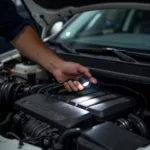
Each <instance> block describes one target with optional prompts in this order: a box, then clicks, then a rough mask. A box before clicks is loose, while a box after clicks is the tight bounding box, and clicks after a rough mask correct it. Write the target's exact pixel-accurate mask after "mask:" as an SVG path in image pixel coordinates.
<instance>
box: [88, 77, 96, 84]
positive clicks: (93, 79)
mask: <svg viewBox="0 0 150 150" xmlns="http://www.w3.org/2000/svg"><path fill="white" fill-rule="evenodd" d="M89 81H90V82H91V83H93V84H96V83H97V80H96V79H95V78H94V77H91V78H89Z"/></svg>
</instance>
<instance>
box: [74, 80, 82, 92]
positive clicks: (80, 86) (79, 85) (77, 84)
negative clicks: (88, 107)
mask: <svg viewBox="0 0 150 150" xmlns="http://www.w3.org/2000/svg"><path fill="white" fill-rule="evenodd" d="M74 84H75V85H76V87H77V88H78V89H79V90H80V91H81V90H83V89H84V87H83V86H82V85H81V84H80V82H78V81H74Z"/></svg>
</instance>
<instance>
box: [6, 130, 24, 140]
mask: <svg viewBox="0 0 150 150" xmlns="http://www.w3.org/2000/svg"><path fill="white" fill-rule="evenodd" d="M6 136H7V137H8V136H12V137H14V138H16V139H17V140H18V141H21V139H20V137H19V136H18V135H16V134H15V133H13V132H7V134H6Z"/></svg>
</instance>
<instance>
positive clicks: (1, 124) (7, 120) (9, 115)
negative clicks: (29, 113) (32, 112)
mask: <svg viewBox="0 0 150 150" xmlns="http://www.w3.org/2000/svg"><path fill="white" fill-rule="evenodd" d="M12 116H13V113H12V112H11V113H9V114H8V116H7V117H6V119H5V120H4V121H3V122H0V128H2V127H4V126H5V125H7V124H8V123H9V121H10V119H11V118H12Z"/></svg>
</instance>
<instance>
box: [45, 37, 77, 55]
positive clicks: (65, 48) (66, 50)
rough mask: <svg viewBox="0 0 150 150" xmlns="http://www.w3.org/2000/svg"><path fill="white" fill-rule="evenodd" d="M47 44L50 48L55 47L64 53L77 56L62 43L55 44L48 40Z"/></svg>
mask: <svg viewBox="0 0 150 150" xmlns="http://www.w3.org/2000/svg"><path fill="white" fill-rule="evenodd" d="M47 42H48V43H49V44H50V45H52V46H57V47H58V48H59V49H62V50H63V51H64V52H67V53H73V54H77V52H76V51H75V50H73V49H71V48H69V47H68V46H67V45H65V44H63V43H62V42H55V41H52V40H49V41H47Z"/></svg>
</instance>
